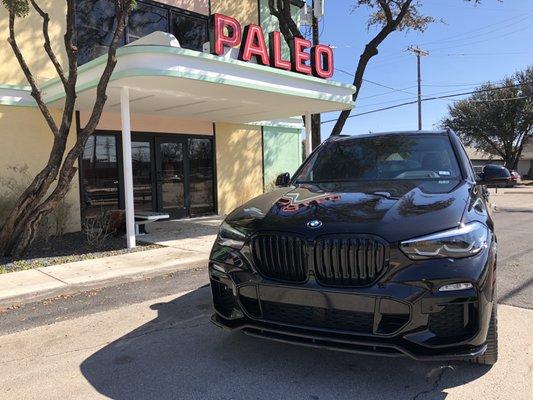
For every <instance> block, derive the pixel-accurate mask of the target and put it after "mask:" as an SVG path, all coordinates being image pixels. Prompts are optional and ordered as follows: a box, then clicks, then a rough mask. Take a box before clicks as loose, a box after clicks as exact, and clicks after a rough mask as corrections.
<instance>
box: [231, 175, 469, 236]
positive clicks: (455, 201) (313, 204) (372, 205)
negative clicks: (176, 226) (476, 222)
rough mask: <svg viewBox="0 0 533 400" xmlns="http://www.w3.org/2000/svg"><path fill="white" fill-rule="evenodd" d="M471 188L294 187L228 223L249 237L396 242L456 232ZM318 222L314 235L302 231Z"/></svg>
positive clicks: (451, 183) (400, 184)
mask: <svg viewBox="0 0 533 400" xmlns="http://www.w3.org/2000/svg"><path fill="white" fill-rule="evenodd" d="M469 190H470V185H469V184H468V183H466V182H461V181H458V180H436V181H386V182H358V183H319V184H307V183H305V184H299V185H296V186H291V187H288V188H281V189H276V190H274V191H272V192H269V193H265V194H263V195H261V196H259V197H256V198H255V199H253V200H251V201H249V202H248V203H246V204H244V205H243V206H242V207H239V208H238V209H236V210H235V211H234V212H232V213H231V214H230V215H229V216H228V218H227V221H228V222H229V223H231V224H232V225H234V226H236V227H239V228H240V229H241V230H243V231H246V232H247V233H248V234H253V233H255V232H259V231H277V232H294V233H299V234H303V235H305V236H307V237H316V236H319V235H323V234H333V233H365V234H375V235H379V236H381V237H382V238H384V239H386V240H388V241H389V242H395V241H399V240H405V239H409V238H413V237H416V236H420V235H424V234H427V233H433V232H437V231H440V230H444V229H448V228H451V227H455V226H457V225H458V224H459V223H460V221H461V218H462V215H463V212H464V210H465V207H466V205H467V203H468V198H469ZM311 220H319V221H321V222H322V226H321V227H319V228H317V229H311V228H309V227H307V223H308V222H309V221H311Z"/></svg>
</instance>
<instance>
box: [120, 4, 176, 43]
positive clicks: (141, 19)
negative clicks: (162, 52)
mask: <svg viewBox="0 0 533 400" xmlns="http://www.w3.org/2000/svg"><path fill="white" fill-rule="evenodd" d="M156 31H163V32H168V10H167V9H165V8H163V7H158V6H152V5H149V4H144V3H140V2H139V3H138V5H137V7H136V8H135V9H134V10H133V11H132V12H131V13H130V15H129V18H128V43H130V42H133V41H134V40H137V39H140V38H142V37H143V36H146V35H149V34H150V33H152V32H156Z"/></svg>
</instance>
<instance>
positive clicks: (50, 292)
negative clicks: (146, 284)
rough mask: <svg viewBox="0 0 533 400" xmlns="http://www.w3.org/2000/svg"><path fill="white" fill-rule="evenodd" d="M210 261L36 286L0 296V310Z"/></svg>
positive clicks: (186, 261)
mask: <svg viewBox="0 0 533 400" xmlns="http://www.w3.org/2000/svg"><path fill="white" fill-rule="evenodd" d="M208 261H209V258H208V257H207V256H205V255H201V256H198V257H189V258H186V259H184V260H182V261H179V260H177V261H176V263H174V264H172V265H164V266H162V267H155V268H154V267H153V266H147V268H145V269H143V270H139V269H136V270H135V271H133V272H131V273H123V274H121V275H119V276H115V277H112V278H107V279H98V278H96V279H90V278H89V279H86V280H85V281H83V282H80V283H75V284H69V283H67V282H63V281H60V280H58V282H57V284H56V285H55V286H54V287H43V286H42V285H34V287H33V288H32V287H28V288H24V289H25V290H24V292H23V293H21V294H19V295H14V296H5V297H2V296H1V295H0V310H1V309H2V308H9V307H13V306H17V305H21V304H24V303H31V302H36V301H41V300H45V299H50V298H55V297H59V296H69V295H72V294H75V293H80V292H85V291H90V290H95V289H99V288H103V287H107V286H115V285H119V284H121V283H125V282H135V281H139V280H143V279H146V278H150V277H155V276H160V275H166V274H171V273H173V272H177V271H185V270H189V269H195V268H205V267H206V265H207V263H208ZM42 270H45V271H46V268H40V269H39V270H38V272H40V273H43V274H44V275H46V276H48V277H50V278H53V279H56V280H57V278H55V277H52V276H50V275H48V274H47V273H46V272H44V271H42ZM28 271H35V270H27V271H20V272H28ZM20 272H11V273H10V274H16V273H20ZM8 275H9V274H8Z"/></svg>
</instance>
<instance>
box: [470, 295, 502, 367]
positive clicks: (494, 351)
mask: <svg viewBox="0 0 533 400" xmlns="http://www.w3.org/2000/svg"><path fill="white" fill-rule="evenodd" d="M471 361H472V362H474V363H476V364H481V365H494V364H496V361H498V304H497V303H496V299H495V300H494V306H493V307H492V313H491V315H490V323H489V331H488V332H487V350H486V351H485V353H484V354H483V355H482V356H479V357H476V358H474V359H472V360H471Z"/></svg>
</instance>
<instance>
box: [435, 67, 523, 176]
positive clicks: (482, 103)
mask: <svg viewBox="0 0 533 400" xmlns="http://www.w3.org/2000/svg"><path fill="white" fill-rule="evenodd" d="M442 126H443V127H445V128H450V129H453V130H454V131H456V132H457V133H458V134H459V135H460V136H461V139H462V140H463V142H464V143H465V144H466V145H468V146H472V147H474V148H475V149H477V150H479V151H482V152H484V153H488V154H491V155H494V156H498V157H501V158H502V159H503V160H504V162H505V166H506V167H507V168H509V169H516V168H517V165H518V161H519V160H520V156H521V155H522V150H523V149H524V147H525V146H526V145H527V143H528V142H529V141H530V140H531V137H532V136H533V67H529V68H527V69H526V70H524V71H520V72H517V73H516V74H514V75H513V76H511V77H508V78H506V79H504V80H503V81H502V82H501V83H498V84H494V83H490V82H488V83H486V84H484V85H482V86H481V87H479V88H478V89H476V91H475V93H474V94H473V95H471V96H470V97H468V98H467V99H464V100H461V101H458V102H456V103H455V104H453V105H451V106H449V115H448V117H446V118H445V119H444V120H443V121H442Z"/></svg>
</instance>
